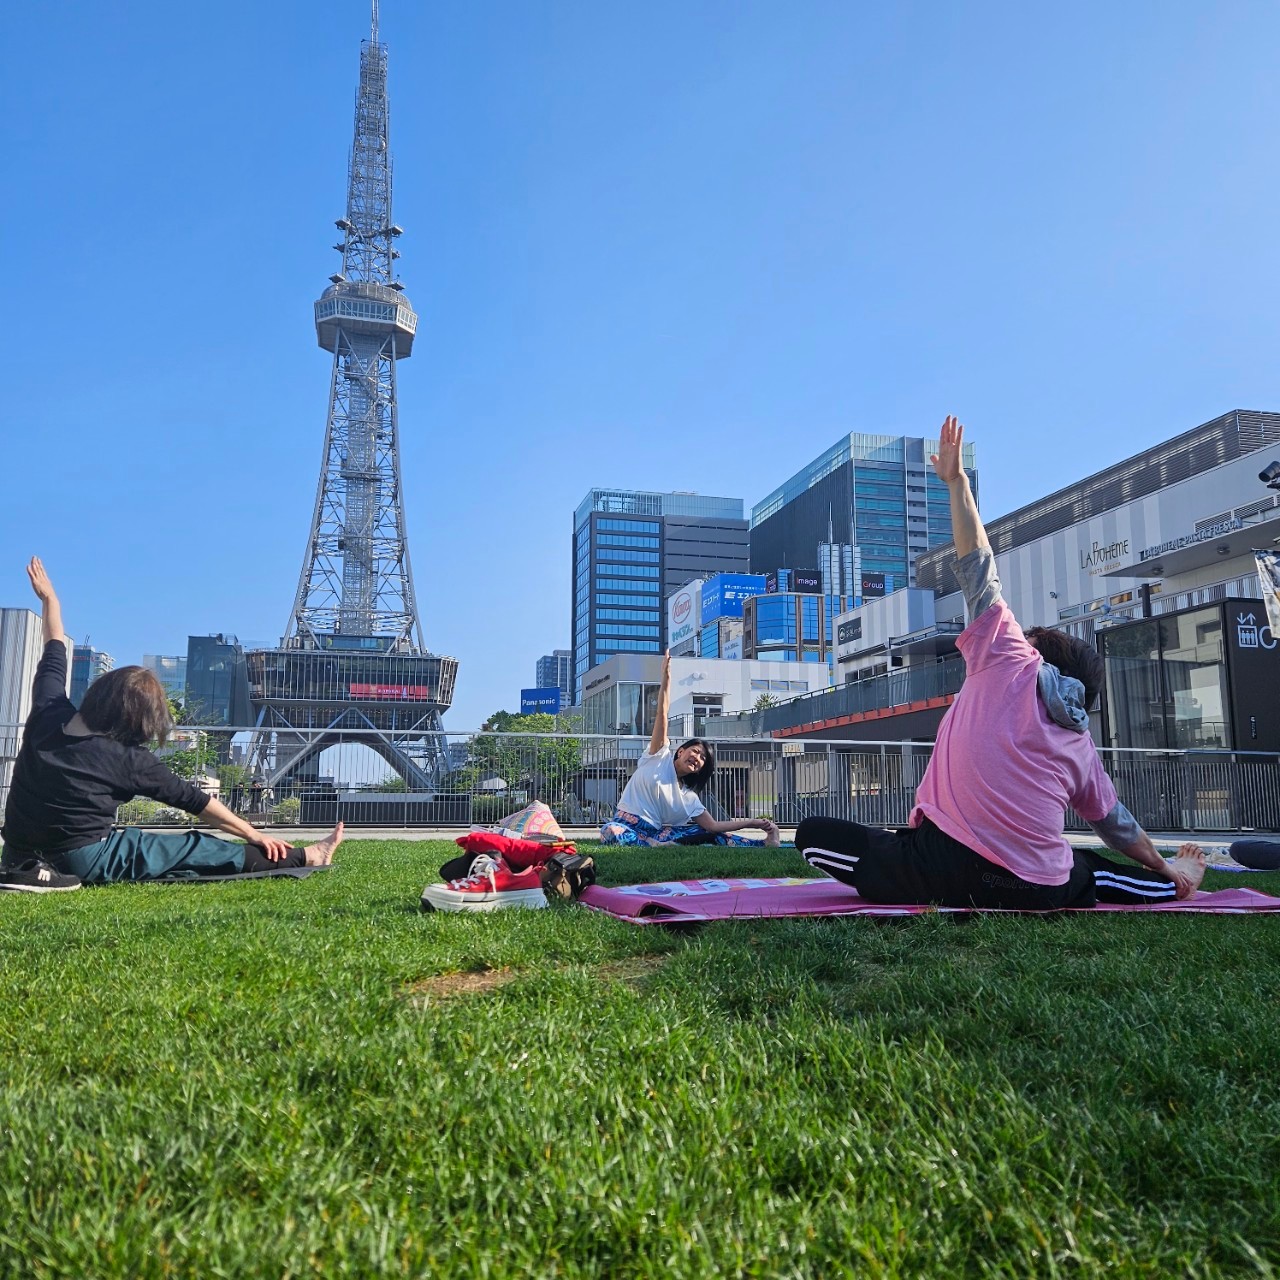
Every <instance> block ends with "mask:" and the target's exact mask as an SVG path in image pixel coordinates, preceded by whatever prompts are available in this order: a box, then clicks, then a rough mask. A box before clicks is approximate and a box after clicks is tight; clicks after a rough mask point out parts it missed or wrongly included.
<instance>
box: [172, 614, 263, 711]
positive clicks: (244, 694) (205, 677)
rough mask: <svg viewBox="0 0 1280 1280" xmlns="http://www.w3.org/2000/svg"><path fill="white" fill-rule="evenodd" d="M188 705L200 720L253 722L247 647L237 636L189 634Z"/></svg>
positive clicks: (189, 709) (188, 709)
mask: <svg viewBox="0 0 1280 1280" xmlns="http://www.w3.org/2000/svg"><path fill="white" fill-rule="evenodd" d="M186 707H187V712H188V714H189V716H190V717H191V719H192V721H193V722H194V723H198V724H232V725H244V724H251V723H252V720H253V713H252V712H251V710H250V708H249V684H248V675H247V673H246V670H245V658H244V650H243V649H242V648H241V647H240V642H239V641H238V640H237V639H236V638H235V636H226V635H212V636H188V637H187V682H186Z"/></svg>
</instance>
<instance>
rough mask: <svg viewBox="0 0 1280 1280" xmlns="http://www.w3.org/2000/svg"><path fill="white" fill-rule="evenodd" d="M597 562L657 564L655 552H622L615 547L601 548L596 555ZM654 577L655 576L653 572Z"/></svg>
mask: <svg viewBox="0 0 1280 1280" xmlns="http://www.w3.org/2000/svg"><path fill="white" fill-rule="evenodd" d="M596 560H597V562H599V561H602V560H616V561H618V562H619V563H620V564H654V565H656V564H657V563H658V553H657V552H656V551H622V550H620V549H619V548H616V547H601V548H600V550H599V552H598V553H597V555H596ZM654 576H655V577H657V574H656V572H655V574H654Z"/></svg>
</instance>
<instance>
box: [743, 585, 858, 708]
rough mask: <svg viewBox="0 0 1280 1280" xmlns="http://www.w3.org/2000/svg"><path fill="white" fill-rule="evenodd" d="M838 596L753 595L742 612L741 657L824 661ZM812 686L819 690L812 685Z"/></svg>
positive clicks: (830, 642)
mask: <svg viewBox="0 0 1280 1280" xmlns="http://www.w3.org/2000/svg"><path fill="white" fill-rule="evenodd" d="M839 607H840V600H839V598H838V597H830V598H829V597H826V596H822V595H818V594H815V593H811V592H800V591H780V592H775V593H773V594H771V595H762V596H755V597H753V598H752V599H750V600H747V601H746V602H745V603H744V606H743V610H742V656H743V658H745V659H747V660H748V661H750V660H752V659H754V660H755V661H757V662H826V661H827V656H828V654H829V653H830V652H831V650H832V619H833V617H834V616H835V614H834V610H838V609H839ZM815 687H821V686H820V685H815Z"/></svg>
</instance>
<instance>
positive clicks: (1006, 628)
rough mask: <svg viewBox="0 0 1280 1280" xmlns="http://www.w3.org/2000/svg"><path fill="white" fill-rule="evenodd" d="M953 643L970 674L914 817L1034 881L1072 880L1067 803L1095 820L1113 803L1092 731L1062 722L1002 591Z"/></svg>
mask: <svg viewBox="0 0 1280 1280" xmlns="http://www.w3.org/2000/svg"><path fill="white" fill-rule="evenodd" d="M956 644H957V646H958V648H959V650H960V652H961V653H962V654H963V655H964V661H965V671H966V674H965V681H964V685H963V687H962V688H961V690H960V692H959V693H958V694H957V695H956V700H955V702H954V703H952V705H951V708H950V710H949V711H948V712H947V714H946V715H945V716H944V717H943V720H942V724H941V725H939V727H938V741H937V745H936V746H935V747H934V751H933V759H932V760H931V761H930V762H929V767H928V769H926V770H925V775H924V779H923V780H922V781H921V783H920V786H919V788H918V789H917V791H916V807H915V808H914V809H913V810H912V811H911V825H912V826H913V827H918V826H919V825H920V821H921V819H922V818H925V817H927V818H928V819H929V820H930V822H932V823H933V824H934V825H935V826H936V827H938V828H939V829H940V830H942V831H945V832H946V833H947V835H949V836H951V837H952V839H954V840H958V841H960V843H961V844H963V845H965V846H966V847H967V848H969V849H972V850H973V851H974V853H978V854H981V855H982V857H984V858H986V859H988V860H989V861H991V862H994V863H995V864H996V865H997V866H1001V867H1005V868H1007V869H1008V870H1010V871H1012V872H1013V873H1014V874H1015V875H1018V876H1021V877H1022V879H1024V880H1029V881H1030V882H1031V883H1032V884H1065V883H1066V881H1067V879H1068V878H1069V877H1070V874H1071V856H1072V855H1071V846H1070V845H1069V844H1067V842H1066V840H1064V839H1063V836H1062V822H1063V815H1064V811H1065V810H1066V808H1067V807H1068V806H1070V807H1071V808H1073V809H1075V811H1076V812H1077V813H1078V814H1079V815H1080V816H1081V817H1082V818H1084V819H1085V821H1086V822H1097V821H1099V820H1100V819H1102V818H1105V817H1106V816H1107V814H1109V813H1110V812H1111V810H1112V809H1113V808H1115V805H1116V792H1115V787H1113V786H1112V784H1111V779H1110V778H1108V777H1107V774H1106V771H1105V770H1104V769H1103V767H1102V761H1101V759H1099V757H1098V752H1097V748H1096V747H1095V746H1094V745H1093V739H1092V738H1090V737H1089V735H1088V734H1087V733H1073V732H1072V731H1071V730H1070V729H1064V728H1062V726H1061V725H1057V724H1055V723H1054V722H1053V721H1052V720H1051V719H1050V718H1049V713H1048V712H1047V711H1046V710H1045V707H1044V703H1043V702H1041V700H1040V697H1039V694H1038V692H1037V689H1036V681H1037V678H1038V674H1039V670H1040V663H1041V657H1040V655H1039V654H1038V653H1037V652H1036V651H1035V649H1033V648H1032V646H1031V645H1030V644H1029V643H1028V641H1027V638H1026V636H1024V635H1023V634H1022V628H1021V627H1020V626H1019V625H1018V622H1017V619H1015V618H1014V616H1013V611H1012V610H1011V609H1010V608H1009V606H1008V605H1007V604H1006V603H1005V602H1004V601H1003V600H997V601H996V603H995V604H994V605H992V606H991V607H990V608H989V609H986V610H984V611H983V613H981V614H980V615H979V616H978V618H977V620H976V621H974V622H971V623H970V624H969V626H968V627H966V628H965V630H964V631H963V633H962V634H961V635H960V637H959V639H958V640H957V641H956Z"/></svg>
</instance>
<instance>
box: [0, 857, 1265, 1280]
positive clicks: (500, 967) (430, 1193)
mask: <svg viewBox="0 0 1280 1280" xmlns="http://www.w3.org/2000/svg"><path fill="white" fill-rule="evenodd" d="M451 849H452V846H450V845H445V844H414V843H407V842H406V843H396V842H387V843H375V842H351V843H349V844H348V845H347V846H345V847H344V848H343V850H342V852H341V854H340V856H339V865H338V866H337V867H336V868H335V869H334V870H333V871H332V872H329V873H326V874H324V875H321V876H316V877H313V878H312V879H311V880H309V881H302V882H295V881H289V880H284V881H267V882H261V881H257V882H255V881H248V882H238V883H229V884H225V885H199V886H178V885H164V886H160V885H149V886H118V887H113V888H109V889H99V890H91V891H82V892H80V893H75V894H67V895H58V896H53V895H50V896H47V897H35V896H28V895H22V894H9V895H3V900H0V1009H3V1015H2V1017H0V1072H2V1074H3V1078H4V1088H3V1091H2V1093H0V1134H2V1137H0V1275H3V1276H9V1275H14V1276H19V1275H20V1276H54V1275H69V1276H70V1275H74V1276H96V1275H111V1276H161V1275H200V1276H221V1275H226V1276H243V1275H266V1276H303V1275H313V1274H322V1275H325V1276H338V1275H368V1276H373V1275H397V1274H403V1275H445V1276H471V1275H476V1276H535V1275H536V1276H541V1275H557V1276H623V1277H631V1276H635V1277H640V1276H644V1277H650V1276H660V1277H666V1276H688V1277H703V1276H710V1275H724V1276H736V1275H759V1276H823V1277H826V1276H841V1275H851V1276H920V1275H929V1276H952V1275H960V1276H965V1275H972V1276H979V1275H1010V1276H1024V1275H1076V1276H1095V1275H1101V1274H1106V1275H1114V1276H1161V1277H1163V1276H1217V1275H1272V1274H1274V1271H1273V1269H1280V1098H1278V1097H1277V1088H1276V1084H1277V1072H1278V1070H1280V1018H1278V1017H1277V995H1278V992H1277V985H1278V980H1277V975H1278V974H1280V963H1278V961H1280V920H1277V919H1274V918H1266V917H1253V918H1250V917H1212V916H1202V917H1184V918H1176V917H1170V916H1161V915H1151V916H1146V917H1143V916H1135V915H1125V916H1114V915H1096V916H1070V917H1067V918H1051V919H1031V918H1004V917H981V918H975V919H972V920H969V921H967V922H965V921H961V920H957V919H954V918H947V917H940V916H925V917H918V918H914V919H905V920H882V921H874V920H819V921H755V922H740V923H729V924H723V925H716V926H712V927H708V928H705V929H702V930H700V931H695V932H692V933H684V934H679V935H677V934H674V933H671V932H667V931H665V930H662V929H659V928H652V927H651V928H636V927H634V926H630V925H626V924H622V923H619V922H617V921H614V920H611V919H609V918H607V917H604V916H600V915H597V914H595V913H592V912H589V911H586V910H584V909H581V908H565V909H558V910H549V911H541V912H507V913H504V914H493V915H473V916H465V915H444V914H435V915H423V914H421V913H420V912H419V911H418V910H417V904H418V895H419V893H420V891H421V888H422V886H423V884H425V883H426V882H427V881H428V880H429V879H432V878H434V872H435V869H436V867H438V865H439V864H440V862H441V861H443V860H444V858H445V857H446V856H448V854H449V852H450V851H451ZM599 861H600V865H601V867H602V870H603V877H602V878H603V879H604V880H605V881H607V882H610V883H624V882H628V881H635V880H645V879H655V878H671V877H677V876H679V877H689V876H701V875H721V874H733V873H737V874H744V873H746V874H752V873H754V874H795V873H797V872H800V871H801V870H802V867H801V864H800V862H799V859H798V858H797V857H796V855H795V854H794V853H793V852H789V851H782V852H766V851H752V850H719V849H711V848H696V849H687V850H678V851H677V850H662V851H645V852H632V853H626V852H619V851H606V852H604V853H602V854H601V855H600V857H599ZM1240 884H1247V885H1249V886H1251V887H1257V888H1265V889H1269V890H1270V891H1272V892H1280V874H1277V875H1257V876H1248V877H1239V876H1228V875H1225V874H1215V873H1211V875H1210V879H1209V882H1208V884H1207V887H1210V888H1215V887H1224V886H1231V885H1240Z"/></svg>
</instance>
